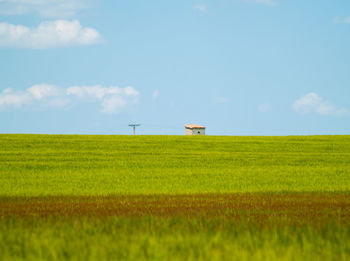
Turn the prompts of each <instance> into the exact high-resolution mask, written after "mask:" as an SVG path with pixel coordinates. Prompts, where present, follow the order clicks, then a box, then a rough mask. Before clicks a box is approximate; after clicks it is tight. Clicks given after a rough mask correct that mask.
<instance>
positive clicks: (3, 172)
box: [0, 135, 350, 260]
mask: <svg viewBox="0 0 350 261" xmlns="http://www.w3.org/2000/svg"><path fill="white" fill-rule="evenodd" d="M349 220H350V136H311V137H210V136H206V137H185V136H136V137H133V136H79V135H0V260H105V259H109V260H118V259H119V260H125V259H127V260H275V259H279V260H349V259H350V221H349Z"/></svg>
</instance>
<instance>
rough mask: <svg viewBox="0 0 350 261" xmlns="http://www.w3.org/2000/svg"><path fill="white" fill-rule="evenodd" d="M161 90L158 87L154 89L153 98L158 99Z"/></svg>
mask: <svg viewBox="0 0 350 261" xmlns="http://www.w3.org/2000/svg"><path fill="white" fill-rule="evenodd" d="M159 94H160V91H159V90H158V89H156V90H154V91H153V93H152V99H153V100H157V99H158V97H159Z"/></svg>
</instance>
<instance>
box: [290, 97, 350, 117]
mask: <svg viewBox="0 0 350 261" xmlns="http://www.w3.org/2000/svg"><path fill="white" fill-rule="evenodd" d="M293 109H294V111H296V112H297V113H300V114H310V113H315V114H318V115H331V116H341V115H345V114H347V113H348V110H347V109H344V108H336V107H334V106H333V105H331V104H330V103H329V102H327V101H325V100H324V99H323V98H322V97H320V96H319V95H318V94H317V93H314V92H311V93H308V94H306V95H304V96H302V97H300V98H299V99H298V100H296V101H295V102H294V104H293Z"/></svg>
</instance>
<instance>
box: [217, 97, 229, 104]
mask: <svg viewBox="0 0 350 261" xmlns="http://www.w3.org/2000/svg"><path fill="white" fill-rule="evenodd" d="M226 102H228V99H227V98H226V97H223V96H216V97H214V103H216V104H219V103H226Z"/></svg>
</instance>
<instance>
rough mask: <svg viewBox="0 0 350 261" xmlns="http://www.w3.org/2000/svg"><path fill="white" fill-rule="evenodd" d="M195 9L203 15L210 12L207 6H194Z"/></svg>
mask: <svg viewBox="0 0 350 261" xmlns="http://www.w3.org/2000/svg"><path fill="white" fill-rule="evenodd" d="M193 9H194V10H197V11H200V12H203V13H206V12H207V10H208V7H207V5H206V4H197V5H194V6H193Z"/></svg>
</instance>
